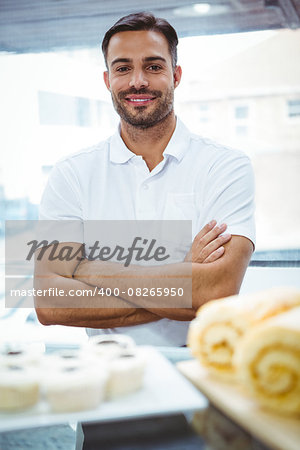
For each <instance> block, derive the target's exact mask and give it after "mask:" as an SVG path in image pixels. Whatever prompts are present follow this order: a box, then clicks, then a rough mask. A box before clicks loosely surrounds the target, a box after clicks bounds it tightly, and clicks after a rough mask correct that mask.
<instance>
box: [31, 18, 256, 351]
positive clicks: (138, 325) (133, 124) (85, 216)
mask: <svg viewBox="0 0 300 450" xmlns="http://www.w3.org/2000/svg"><path fill="white" fill-rule="evenodd" d="M177 43H178V39H177V35H176V32H175V30H174V29H173V28H172V27H171V26H170V24H169V23H168V22H166V21H165V20H163V19H157V18H155V17H154V16H153V15H151V14H149V13H139V14H131V15H129V16H126V17H124V18H122V19H120V20H119V21H118V22H117V23H116V24H115V25H114V26H113V27H112V28H110V30H109V31H108V32H107V33H106V35H105V37H104V40H103V44H102V49H103V53H104V57H105V61H106V65H107V71H105V73H104V82H105V84H106V87H107V88H108V89H109V91H110V93H111V97H112V101H113V104H114V107H115V109H116V111H117V113H118V114H119V116H120V128H119V131H118V132H117V133H116V134H115V135H114V136H112V137H111V138H110V139H108V140H107V141H105V142H102V143H100V144H99V145H97V146H95V147H93V148H91V149H88V150H86V151H83V152H79V153H77V154H75V155H73V156H71V157H68V158H65V159H64V160H62V161H61V162H59V163H58V164H57V165H56V167H55V168H54V170H53V171H52V174H51V175H50V179H49V182H48V185H47V187H46V190H45V193H44V196H43V199H42V203H41V209H40V217H41V219H49V220H52V219H53V220H58V219H63V220H64V219H65V220H70V219H72V220H131V219H137V220H145V219H149V220H166V219H178V220H182V219H189V220H192V223H193V236H194V241H193V245H192V247H191V250H190V252H189V253H188V254H187V255H186V257H185V260H184V261H183V262H182V263H180V264H175V265H174V264H169V265H168V264H167V265H164V266H159V267H151V268H149V267H147V268H146V269H145V268H143V271H141V269H137V268H136V267H133V268H130V267H128V270H127V271H126V277H125V278H124V277H123V278H122V276H121V275H122V274H123V266H121V264H117V263H111V262H103V261H99V260H97V261H91V260H87V259H85V260H83V261H82V262H81V263H80V264H79V265H77V262H76V261H74V260H72V261H70V262H68V263H66V261H61V262H59V261H55V262H53V261H50V260H48V259H47V258H42V260H41V261H39V262H37V264H36V274H35V285H36V287H38V288H41V289H45V288H49V287H50V286H56V287H59V288H61V289H64V290H65V291H66V292H69V291H70V289H72V290H77V289H84V288H86V287H87V286H89V287H90V286H91V285H92V286H98V287H104V288H107V287H112V286H114V282H113V280H115V279H118V280H120V277H121V278H122V283H123V284H122V291H123V290H124V292H125V291H126V292H128V287H130V286H131V287H132V288H133V291H134V292H135V289H136V287H138V286H139V284H138V283H139V280H141V279H143V286H145V287H146V288H147V289H150V288H151V287H152V286H153V280H154V279H156V280H157V279H159V277H161V278H160V280H161V283H162V286H168V283H170V282H169V281H168V280H169V279H170V277H171V279H172V277H173V278H174V277H175V278H176V277H177V278H180V277H182V279H184V278H185V277H187V276H188V274H189V273H190V272H189V271H190V268H191V267H192V303H191V307H190V308H186V307H183V308H172V307H161V305H160V303H159V300H160V299H159V297H155V298H154V299H153V302H152V303H151V304H150V305H148V306H147V307H143V308H141V307H140V308H139V307H135V305H138V302H139V299H138V298H137V296H134V295H133V297H129V296H128V295H126V294H124V295H123V294H122V296H121V297H119V296H116V297H114V298H113V300H114V302H113V307H112V308H111V307H110V305H111V304H112V303H111V301H112V297H105V296H104V297H103V296H102V297H99V298H93V300H91V301H90V303H87V305H88V306H89V307H85V308H81V307H79V306H80V303H78V305H77V306H78V307H76V299H75V300H74V297H73V298H71V297H70V298H69V297H68V296H67V297H66V298H64V302H65V303H64V305H66V306H67V305H68V301H69V300H70V301H72V302H70V307H64V308H60V307H56V306H57V305H58V303H57V300H58V299H53V298H49V299H46V300H48V302H45V299H38V301H37V303H36V310H37V314H38V317H39V320H40V321H41V323H43V324H45V325H50V324H63V325H72V326H84V327H87V328H88V333H89V334H90V335H91V334H95V333H101V332H110V331H111V330H113V331H118V332H125V333H127V334H130V335H131V336H133V337H134V338H135V339H136V340H137V342H138V343H141V344H153V345H155V344H157V345H184V344H185V342H186V333H187V328H188V325H189V321H190V320H191V319H192V318H193V317H194V316H195V312H196V311H197V309H198V307H199V306H200V305H201V304H203V303H205V302H207V301H209V300H211V299H214V298H219V297H224V296H228V295H231V294H235V293H237V292H238V291H239V288H240V285H241V282H242V278H243V276H244V273H245V270H246V268H247V265H248V262H249V260H250V257H251V254H252V251H253V245H254V239H255V237H254V219H253V210H254V207H253V201H254V200H253V197H254V194H253V190H254V189H253V176H252V170H251V166H250V163H249V159H248V158H247V157H246V156H245V155H244V154H242V153H240V152H237V151H233V150H230V149H227V148H223V147H221V146H218V145H216V144H214V143H212V142H210V141H207V140H204V139H202V138H200V137H199V136H195V135H192V134H191V133H190V132H189V131H188V130H187V128H186V127H185V126H184V125H183V123H182V122H181V121H180V120H179V119H178V118H176V116H175V112H174V90H175V89H176V87H177V86H178V85H179V83H180V80H181V73H182V71H181V67H180V66H178V65H177V53H176V46H177ZM225 221H226V225H225V223H222V222H225ZM205 224H206V225H205ZM226 227H228V231H230V234H229V233H226V234H223V233H224V231H225V229H226ZM197 233H198V234H197ZM68 240H69V241H70V242H72V246H73V248H74V250H76V249H79V248H80V245H81V241H80V240H78V241H77V240H76V239H73V238H72V236H71V233H70V237H69V239H68ZM64 244H65V243H61V244H60V245H64ZM50 251H51V247H49V249H48V254H49V252H50ZM46 256H47V253H46ZM145 270H146V272H145ZM144 275H146V276H144ZM157 286H158V285H157V284H156V285H155V288H156V287H157ZM74 301H75V306H74ZM99 305H101V307H98V306H99ZM85 306H86V305H85ZM128 306H131V307H128Z"/></svg>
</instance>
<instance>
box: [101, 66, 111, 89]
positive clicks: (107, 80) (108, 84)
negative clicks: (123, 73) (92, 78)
mask: <svg viewBox="0 0 300 450" xmlns="http://www.w3.org/2000/svg"><path fill="white" fill-rule="evenodd" d="M103 79H104V83H105V85H106V87H107V89H108V90H109V91H110V83H109V74H108V70H106V71H105V72H103Z"/></svg>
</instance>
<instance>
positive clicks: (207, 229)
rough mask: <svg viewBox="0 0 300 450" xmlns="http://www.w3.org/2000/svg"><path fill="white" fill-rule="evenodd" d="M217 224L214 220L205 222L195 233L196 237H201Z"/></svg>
mask: <svg viewBox="0 0 300 450" xmlns="http://www.w3.org/2000/svg"><path fill="white" fill-rule="evenodd" d="M216 224H217V221H216V220H211V221H210V222H209V223H207V224H206V225H205V226H204V227H203V228H202V230H200V231H199V233H198V234H197V236H196V237H197V238H199V239H201V238H203V236H205V235H206V234H207V233H208V232H209V231H211V230H212V229H213V228H214V227H215V226H216Z"/></svg>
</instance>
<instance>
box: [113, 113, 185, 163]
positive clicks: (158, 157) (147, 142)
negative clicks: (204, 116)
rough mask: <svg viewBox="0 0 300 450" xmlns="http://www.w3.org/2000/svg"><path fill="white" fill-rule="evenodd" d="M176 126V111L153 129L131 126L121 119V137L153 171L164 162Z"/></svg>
mask: <svg viewBox="0 0 300 450" xmlns="http://www.w3.org/2000/svg"><path fill="white" fill-rule="evenodd" d="M175 126H176V118H175V114H174V111H171V113H170V114H168V116H166V117H165V118H164V119H163V120H162V121H160V122H159V123H157V124H156V125H154V126H153V127H149V128H144V129H143V128H139V127H136V126H133V125H130V124H128V123H127V122H125V121H124V120H122V119H121V137H122V139H123V141H124V142H125V144H126V146H127V147H128V148H129V149H130V150H131V151H132V152H133V153H135V154H136V155H141V156H142V157H143V159H144V161H145V162H146V164H147V166H148V168H149V170H150V171H151V170H153V169H154V167H156V166H157V165H158V164H159V163H160V161H162V160H163V156H162V155H163V152H164V150H165V148H166V146H167V145H168V142H169V140H170V139H171V136H172V134H173V132H174V130H175Z"/></svg>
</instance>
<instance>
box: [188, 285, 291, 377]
mask: <svg viewBox="0 0 300 450" xmlns="http://www.w3.org/2000/svg"><path fill="white" fill-rule="evenodd" d="M297 306H300V290H298V289H294V288H287V287H283V288H273V289H269V290H266V291H262V292H257V293H254V294H246V295H235V296H231V297H227V298H224V299H218V300H213V301H211V302H209V303H206V304H205V305H203V306H201V307H200V308H199V310H198V312H197V315H196V318H195V319H194V320H192V322H191V324H190V327H189V333H188V346H189V347H190V349H191V352H192V354H193V355H194V356H195V357H196V358H198V359H199V360H200V362H201V363H202V364H203V365H204V366H206V367H207V368H208V369H209V370H210V371H211V372H212V373H214V374H216V375H219V376H221V377H222V378H223V379H226V378H227V379H233V378H235V375H236V367H235V363H234V358H233V357H234V354H235V352H236V349H237V348H238V345H239V343H240V341H241V339H242V337H243V336H244V335H245V333H246V332H248V331H249V330H250V329H251V328H252V327H253V326H254V325H257V324H259V323H261V322H263V321H265V320H267V319H269V318H270V317H273V316H276V315H278V314H280V313H282V312H284V311H288V310H290V309H292V308H295V307H297Z"/></svg>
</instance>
